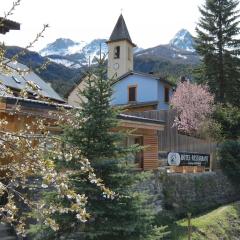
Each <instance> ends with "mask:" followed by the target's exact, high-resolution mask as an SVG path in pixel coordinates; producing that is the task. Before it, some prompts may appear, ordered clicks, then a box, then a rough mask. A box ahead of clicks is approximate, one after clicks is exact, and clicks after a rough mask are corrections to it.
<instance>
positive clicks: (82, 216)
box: [0, 0, 114, 235]
mask: <svg viewBox="0 0 240 240" xmlns="http://www.w3.org/2000/svg"><path fill="white" fill-rule="evenodd" d="M20 1H21V0H16V1H15V2H13V5H12V8H11V9H10V10H9V11H8V12H7V13H5V16H4V17H3V18H1V19H0V26H2V25H3V24H4V22H5V20H6V19H7V18H8V16H10V15H12V13H13V11H14V10H15V8H16V7H17V6H19V5H20ZM47 27H48V26H47V25H44V27H43V30H42V31H41V32H40V33H39V34H37V36H36V38H35V39H34V40H33V41H32V42H30V43H29V44H28V46H27V47H26V48H25V49H23V50H22V51H20V52H19V53H18V54H16V55H15V56H14V57H13V58H12V59H6V58H5V57H4V56H5V46H4V44H3V43H0V71H1V72H3V73H4V74H11V71H17V72H18V73H19V74H21V75H22V76H24V74H26V72H24V71H21V70H19V69H12V68H10V67H9V66H8V63H11V62H14V61H17V59H18V56H20V55H23V54H25V51H26V49H29V48H30V47H32V46H33V44H34V43H35V42H37V41H38V40H39V39H40V38H41V37H42V36H43V33H44V32H45V30H46V28H47ZM43 67H44V66H43ZM40 70H41V69H40ZM1 87H2V88H3V89H1V90H4V91H5V92H6V93H8V94H12V92H11V90H10V89H8V88H7V87H6V86H3V85H2V84H1ZM28 87H30V86H28ZM32 90H33V91H34V92H35V93H36V94H35V96H36V97H37V99H38V100H44V101H46V99H43V98H42V96H41V95H40V94H39V92H38V91H37V90H36V89H34V88H32ZM27 95H28V94H27V90H24V89H23V91H21V92H20V93H19V97H20V98H21V99H22V101H24V99H26V98H27ZM2 98H4V95H3V96H2ZM21 111H22V109H21V105H19V104H18V103H17V104H16V105H15V107H14V108H13V109H12V111H11V112H8V113H0V149H1V154H0V219H1V222H2V221H5V222H7V223H10V224H11V225H12V226H14V227H15V229H16V231H17V233H18V234H19V235H25V228H26V226H25V225H26V222H29V218H31V215H28V214H27V213H29V212H32V211H35V212H36V214H37V216H38V220H39V221H42V222H43V223H44V224H46V225H48V226H50V227H51V228H52V229H53V230H55V231H56V230H58V225H57V224H56V222H55V221H54V220H53V219H52V218H51V215H52V214H53V213H56V212H66V213H68V212H69V213H70V212H71V213H72V214H73V215H74V216H75V218H76V221H77V220H79V221H81V222H85V221H86V220H87V218H88V213H87V212H86V210H85V205H86V202H87V196H85V194H84V192H82V193H76V192H75V191H74V189H73V186H72V184H71V181H70V176H71V175H72V174H73V171H67V170H66V169H65V168H59V167H57V166H56V163H55V160H56V159H58V160H61V161H64V162H66V163H67V162H70V161H74V162H75V163H76V164H78V166H79V169H78V171H81V172H84V173H85V176H86V178H88V179H89V180H90V181H91V182H93V183H94V184H95V186H97V187H98V188H100V189H101V192H102V193H104V194H105V195H106V196H109V197H113V196H114V193H112V192H111V191H110V190H109V189H108V188H106V187H105V186H104V184H103V182H102V181H101V179H99V178H97V177H96V175H95V173H94V170H93V168H92V167H91V165H90V163H89V161H88V159H86V158H84V157H83V156H82V154H81V151H80V150H79V149H77V148H74V147H72V146H63V142H62V138H61V136H60V135H53V134H52V133H51V131H50V130H49V126H50V125H51V124H53V123H54V125H58V126H61V124H62V123H63V122H64V123H66V122H67V123H68V124H69V125H71V124H74V122H73V121H72V120H71V119H72V118H74V116H72V115H71V114H69V113H68V111H66V109H58V110H57V111H55V112H49V113H48V114H49V116H48V118H47V119H46V118H42V117H39V116H37V117H35V118H32V119H31V120H30V121H28V123H27V122H25V123H24V125H22V126H21V127H20V128H18V127H17V126H16V128H15V129H14V131H13V130H12V129H11V128H10V127H9V118H11V117H13V118H15V120H16V122H17V121H21V119H22V114H21ZM27 117H28V116H27ZM27 117H26V118H27ZM29 118H30V116H29ZM49 119H52V120H51V121H49ZM83 123H84V122H83ZM16 125H17V124H16ZM60 131H61V129H60ZM47 146H51V147H50V148H49V147H47ZM49 187H51V189H53V188H54V189H56V198H59V199H64V200H65V201H66V202H67V205H64V206H60V205H56V204H51V203H46V202H44V201H43V200H42V199H41V198H39V196H38V195H39V192H41V191H47V188H49Z"/></svg>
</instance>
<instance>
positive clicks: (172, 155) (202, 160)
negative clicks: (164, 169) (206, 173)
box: [167, 152, 210, 168]
mask: <svg viewBox="0 0 240 240" xmlns="http://www.w3.org/2000/svg"><path fill="white" fill-rule="evenodd" d="M167 161H168V165H169V166H202V167H205V168H210V154H202V153H188V152H169V153H168V157H167Z"/></svg>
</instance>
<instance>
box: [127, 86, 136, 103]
mask: <svg viewBox="0 0 240 240" xmlns="http://www.w3.org/2000/svg"><path fill="white" fill-rule="evenodd" d="M128 101H129V102H135V101H137V86H129V87H128Z"/></svg>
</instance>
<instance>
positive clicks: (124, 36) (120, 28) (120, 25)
mask: <svg viewBox="0 0 240 240" xmlns="http://www.w3.org/2000/svg"><path fill="white" fill-rule="evenodd" d="M121 40H126V41H128V42H129V43H131V44H132V45H133V46H134V47H136V45H135V44H134V43H133V42H132V39H131V37H130V34H129V32H128V29H127V25H126V23H125V20H124V18H123V15H122V14H121V15H120V16H119V18H118V21H117V23H116V25H115V27H114V29H113V32H112V34H111V36H110V38H109V40H108V43H110V42H116V41H121Z"/></svg>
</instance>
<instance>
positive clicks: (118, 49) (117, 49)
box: [114, 46, 120, 59]
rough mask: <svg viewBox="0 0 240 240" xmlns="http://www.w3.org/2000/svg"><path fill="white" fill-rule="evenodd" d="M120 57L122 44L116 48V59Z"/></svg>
mask: <svg viewBox="0 0 240 240" xmlns="http://www.w3.org/2000/svg"><path fill="white" fill-rule="evenodd" d="M117 58H120V46H116V47H115V48H114V59H117Z"/></svg>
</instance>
